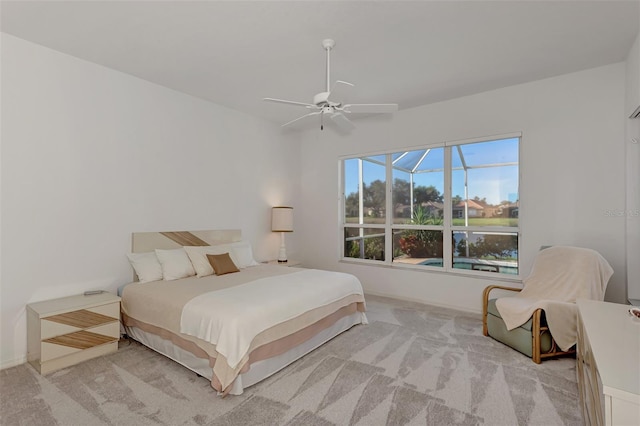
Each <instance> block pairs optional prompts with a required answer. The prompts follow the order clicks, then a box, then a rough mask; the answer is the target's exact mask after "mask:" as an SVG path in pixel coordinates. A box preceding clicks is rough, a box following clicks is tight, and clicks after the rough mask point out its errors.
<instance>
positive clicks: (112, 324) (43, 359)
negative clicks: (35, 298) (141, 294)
mask: <svg viewBox="0 0 640 426" xmlns="http://www.w3.org/2000/svg"><path fill="white" fill-rule="evenodd" d="M118 340H120V298H119V297H118V296H116V295H114V294H111V293H107V292H105V293H100V294H93V295H89V296H85V295H78V296H70V297H63V298H60V299H53V300H46V301H43V302H37V303H30V304H28V305H27V361H29V363H31V365H33V366H34V367H35V369H36V370H38V372H39V373H40V374H47V373H50V372H52V371H55V370H59V369H61V368H65V367H69V366H71V365H74V364H77V363H79V362H82V361H86V360H88V359H91V358H95V357H98V356H101V355H106V354H109V353H112V352H115V351H117V350H118Z"/></svg>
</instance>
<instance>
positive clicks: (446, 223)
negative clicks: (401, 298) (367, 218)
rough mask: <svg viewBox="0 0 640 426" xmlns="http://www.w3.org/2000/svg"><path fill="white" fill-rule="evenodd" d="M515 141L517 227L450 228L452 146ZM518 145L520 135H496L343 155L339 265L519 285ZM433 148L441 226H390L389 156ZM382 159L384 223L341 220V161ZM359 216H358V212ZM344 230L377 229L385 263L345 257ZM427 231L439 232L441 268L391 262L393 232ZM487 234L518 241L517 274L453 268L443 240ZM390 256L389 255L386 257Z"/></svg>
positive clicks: (449, 249)
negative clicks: (439, 170) (440, 161)
mask: <svg viewBox="0 0 640 426" xmlns="http://www.w3.org/2000/svg"><path fill="white" fill-rule="evenodd" d="M516 138H517V139H518V164H517V166H518V174H517V175H518V203H519V207H518V225H517V226H460V225H453V219H454V214H453V205H452V198H453V197H452V149H454V147H455V146H459V145H467V144H474V143H481V142H491V141H498V140H503V139H516ZM522 143H523V137H522V133H521V132H516V133H508V134H500V135H492V136H487V137H479V138H471V139H464V140H456V141H444V142H438V143H432V144H425V145H419V146H412V147H406V148H395V149H393V150H388V151H377V152H372V153H364V154H357V155H354V154H351V155H344V156H340V157H339V158H338V162H339V167H338V170H339V179H338V181H339V183H338V185H339V194H340V197H339V198H340V199H339V208H338V217H339V220H338V222H339V226H338V233H339V241H340V243H339V261H340V262H345V263H356V264H364V265H371V266H378V267H387V268H400V269H409V270H417V271H424V272H438V273H445V274H453V275H464V276H475V277H490V278H491V279H494V280H499V281H520V280H521V266H522V256H521V253H522V220H523V217H522V214H521V210H522V205H523V202H522V201H523V197H522V191H521V183H522ZM433 148H444V193H443V204H444V207H443V224H442V225H411V224H394V223H393V222H394V213H393V212H394V210H393V167H392V155H393V154H394V153H398V152H402V151H414V150H425V149H433ZM381 155H384V156H385V185H386V188H385V222H384V224H373V223H366V222H362V223H347V222H346V220H345V218H346V215H345V204H346V203H345V200H346V195H347V194H346V191H345V173H346V172H345V160H353V159H360V160H361V161H366V160H363V158H366V157H377V156H381ZM360 214H361V215H362V212H360ZM346 228H355V229H358V228H361V229H363V228H374V229H380V230H381V233H384V234H385V260H373V259H361V258H354V257H345V229H346ZM404 229H409V230H427V231H440V232H442V239H443V241H442V247H443V253H442V266H428V265H412V264H408V263H402V262H394V261H393V237H394V233H393V231H394V230H404ZM461 231H468V232H491V233H494V232H495V233H499V234H504V235H509V234H511V235H512V234H516V236H517V239H518V274H513V275H511V274H504V273H495V272H486V271H480V270H471V269H469V270H467V269H460V268H454V267H453V258H454V255H453V250H452V249H453V244H452V242H451V238H447V236H450V235H453V233H454V232H461ZM389 254H390V255H389Z"/></svg>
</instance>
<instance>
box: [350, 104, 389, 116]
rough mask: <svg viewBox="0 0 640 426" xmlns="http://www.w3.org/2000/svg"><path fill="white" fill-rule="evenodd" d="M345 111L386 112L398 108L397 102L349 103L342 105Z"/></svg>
mask: <svg viewBox="0 0 640 426" xmlns="http://www.w3.org/2000/svg"><path fill="white" fill-rule="evenodd" d="M342 109H343V110H344V111H345V112H353V113H356V114H360V113H363V114H385V113H386V114H388V113H392V112H396V111H397V110H398V104H351V105H345V106H344V107H342Z"/></svg>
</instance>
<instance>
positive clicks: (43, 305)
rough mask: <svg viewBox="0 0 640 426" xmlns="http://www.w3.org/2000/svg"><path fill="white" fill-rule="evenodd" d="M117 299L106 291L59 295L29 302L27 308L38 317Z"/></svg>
mask: <svg viewBox="0 0 640 426" xmlns="http://www.w3.org/2000/svg"><path fill="white" fill-rule="evenodd" d="M118 301H120V298H119V297H118V296H116V295H115V294H112V293H108V292H104V293H100V294H92V295H89V296H85V295H83V294H79V295H76V296H69V297H61V298H60V299H51V300H44V301H42V302H35V303H29V304H28V305H27V309H30V310H32V311H33V312H35V313H36V314H38V316H39V317H40V318H44V317H48V316H51V315H57V314H60V313H64V312H69V311H73V310H76V309H87V308H93V307H95V306H100V305H106V304H108V303H115V302H118Z"/></svg>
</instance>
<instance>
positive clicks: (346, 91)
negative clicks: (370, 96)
mask: <svg viewBox="0 0 640 426" xmlns="http://www.w3.org/2000/svg"><path fill="white" fill-rule="evenodd" d="M353 86H354V84H352V83H349V82H348V81H342V80H338V81H336V82H335V83H333V87H332V88H331V92H329V98H328V99H329V101H331V102H337V103H340V104H343V103H344V102H345V101H346V100H347V99H348V97H349V95H350V94H351V89H353Z"/></svg>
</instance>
